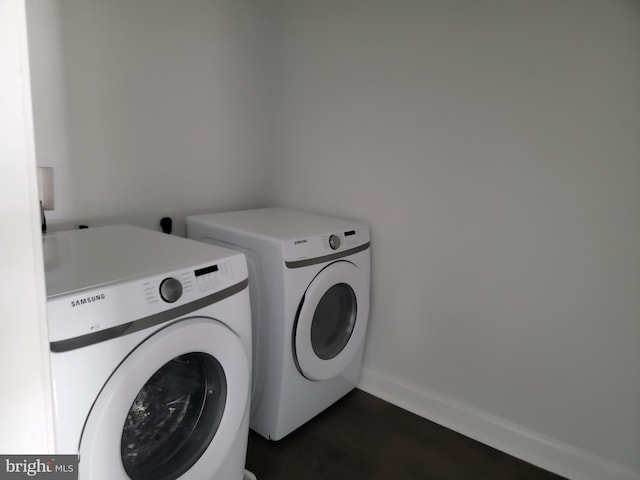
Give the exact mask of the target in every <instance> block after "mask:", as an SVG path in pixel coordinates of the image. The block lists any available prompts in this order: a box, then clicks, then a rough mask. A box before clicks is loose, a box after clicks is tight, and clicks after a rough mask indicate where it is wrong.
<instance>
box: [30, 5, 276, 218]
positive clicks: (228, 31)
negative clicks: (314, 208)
mask: <svg viewBox="0 0 640 480" xmlns="http://www.w3.org/2000/svg"><path fill="white" fill-rule="evenodd" d="M27 6H28V20H29V36H30V50H31V63H32V69H33V71H34V75H33V96H34V111H35V119H36V125H35V128H36V142H37V147H38V159H37V161H38V164H39V165H50V166H53V167H54V171H55V187H56V192H55V193H56V210H55V211H53V212H51V213H49V215H48V218H49V219H50V224H53V225H54V228H55V224H56V222H57V223H61V222H62V223H64V225H65V226H68V225H74V224H77V223H83V222H88V223H92V222H93V223H106V222H113V221H130V222H132V223H139V224H142V225H144V226H157V225H158V221H159V219H160V218H161V217H162V216H165V215H170V216H173V217H174V220H175V221H176V227H177V228H178V229H181V228H182V223H181V221H182V219H183V217H184V215H186V214H188V213H194V212H204V211H214V210H222V209H229V208H240V207H249V206H254V205H260V204H263V203H265V202H266V201H267V198H268V192H269V189H270V183H269V178H270V175H271V173H270V172H271V164H270V159H269V156H268V153H267V152H268V142H269V138H270V135H269V123H268V122H267V121H266V120H265V117H266V115H268V108H267V107H268V104H269V102H270V100H271V96H270V95H269V94H268V88H270V84H269V83H268V81H267V79H268V78H270V76H269V74H268V72H269V71H270V70H269V68H267V67H268V64H267V55H266V54H265V52H267V51H269V50H268V49H269V48H270V42H268V41H267V34H268V31H269V24H270V22H269V21H268V18H269V10H267V8H266V7H267V5H265V3H264V2H259V1H256V0H241V1H238V0H216V1H209V0H188V1H186V2H174V1H171V0H138V1H136V2H130V1H128V0H114V1H101V0H64V1H62V0H51V1H47V2H41V1H39V0H28V2H27Z"/></svg>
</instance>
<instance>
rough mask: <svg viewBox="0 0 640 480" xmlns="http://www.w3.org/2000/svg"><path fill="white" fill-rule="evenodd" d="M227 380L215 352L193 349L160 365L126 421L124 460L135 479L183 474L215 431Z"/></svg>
mask: <svg viewBox="0 0 640 480" xmlns="http://www.w3.org/2000/svg"><path fill="white" fill-rule="evenodd" d="M226 397H227V382H226V378H225V374H224V370H223V368H222V366H221V365H220V362H218V361H217V360H216V359H215V358H214V357H212V356H211V355H208V354H205V353H187V354H184V355H181V356H179V357H176V358H174V359H173V360H171V361H170V362H168V363H166V364H165V365H164V366H163V367H162V368H160V370H158V371H157V372H156V373H155V374H154V375H153V376H152V377H151V378H150V379H149V380H148V381H147V383H146V384H145V385H144V387H142V389H141V390H140V392H139V393H138V395H137V397H136V399H135V400H134V402H133V404H132V405H131V408H130V410H129V414H128V415H127V419H126V422H125V425H124V430H123V433H122V440H121V455H122V463H123V466H124V469H125V471H126V472H127V475H128V476H129V478H131V479H132V480H169V479H175V478H178V477H179V476H180V475H182V474H183V473H185V472H186V471H187V470H189V468H191V466H193V465H194V464H195V463H196V462H197V461H198V459H199V458H200V456H201V455H202V454H203V453H204V451H205V450H206V449H207V447H208V446H209V443H210V442H211V440H212V438H213V437H214V436H215V434H216V431H217V429H218V426H219V425H220V421H221V419H222V415H223V412H224V407H225V402H226Z"/></svg>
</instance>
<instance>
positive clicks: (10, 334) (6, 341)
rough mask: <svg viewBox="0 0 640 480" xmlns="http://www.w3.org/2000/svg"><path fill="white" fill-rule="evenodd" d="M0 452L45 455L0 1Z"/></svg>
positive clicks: (18, 70) (28, 205)
mask: <svg viewBox="0 0 640 480" xmlns="http://www.w3.org/2000/svg"><path fill="white" fill-rule="evenodd" d="M0 132H2V133H1V134H0V169H1V171H2V174H1V175H0V221H1V222H2V225H3V230H2V235H0V251H1V252H2V254H1V255H0V291H1V292H2V294H1V295H0V384H1V385H2V390H1V392H2V394H1V395H0V452H1V453H2V454H23V453H34V454H38V453H48V452H52V451H53V421H52V413H53V411H52V405H51V380H50V375H49V357H48V355H47V351H48V350H47V344H48V340H47V328H46V321H45V319H46V315H45V309H46V307H45V291H44V274H43V261H42V243H41V238H40V215H39V213H40V209H39V206H38V200H37V194H36V190H37V187H36V164H35V156H34V139H33V119H32V115H31V95H30V91H29V64H28V54H27V32H26V20H25V8H24V1H23V0H0Z"/></svg>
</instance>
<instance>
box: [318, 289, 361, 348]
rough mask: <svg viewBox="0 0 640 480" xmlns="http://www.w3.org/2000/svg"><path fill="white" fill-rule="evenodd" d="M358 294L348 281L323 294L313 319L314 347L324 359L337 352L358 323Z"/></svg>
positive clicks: (346, 341) (347, 340) (343, 345)
mask: <svg viewBox="0 0 640 480" xmlns="http://www.w3.org/2000/svg"><path fill="white" fill-rule="evenodd" d="M356 312H357V302H356V294H355V293H354V292H353V288H351V287H350V286H349V285H347V284H346V283H338V284H336V285H333V286H332V287H331V288H329V290H327V292H326V293H325V294H324V295H323V296H322V298H321V299H320V301H319V302H318V306H317V307H316V311H315V313H314V314H313V320H312V322H311V346H312V348H313V351H314V352H315V353H316V355H317V356H318V357H319V358H321V359H322V360H330V359H332V358H334V357H335V356H336V355H338V354H339V353H340V352H341V351H342V350H343V349H344V347H345V345H346V344H347V343H348V342H349V338H351V334H352V333H353V328H354V326H355V323H356Z"/></svg>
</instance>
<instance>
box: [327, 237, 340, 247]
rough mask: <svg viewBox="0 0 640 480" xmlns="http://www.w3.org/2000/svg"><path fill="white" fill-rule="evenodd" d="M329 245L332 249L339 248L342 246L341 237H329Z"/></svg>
mask: <svg viewBox="0 0 640 480" xmlns="http://www.w3.org/2000/svg"><path fill="white" fill-rule="evenodd" d="M329 246H330V247H331V249H332V250H337V249H338V248H340V237H339V236H337V235H331V236H330V237H329Z"/></svg>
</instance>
